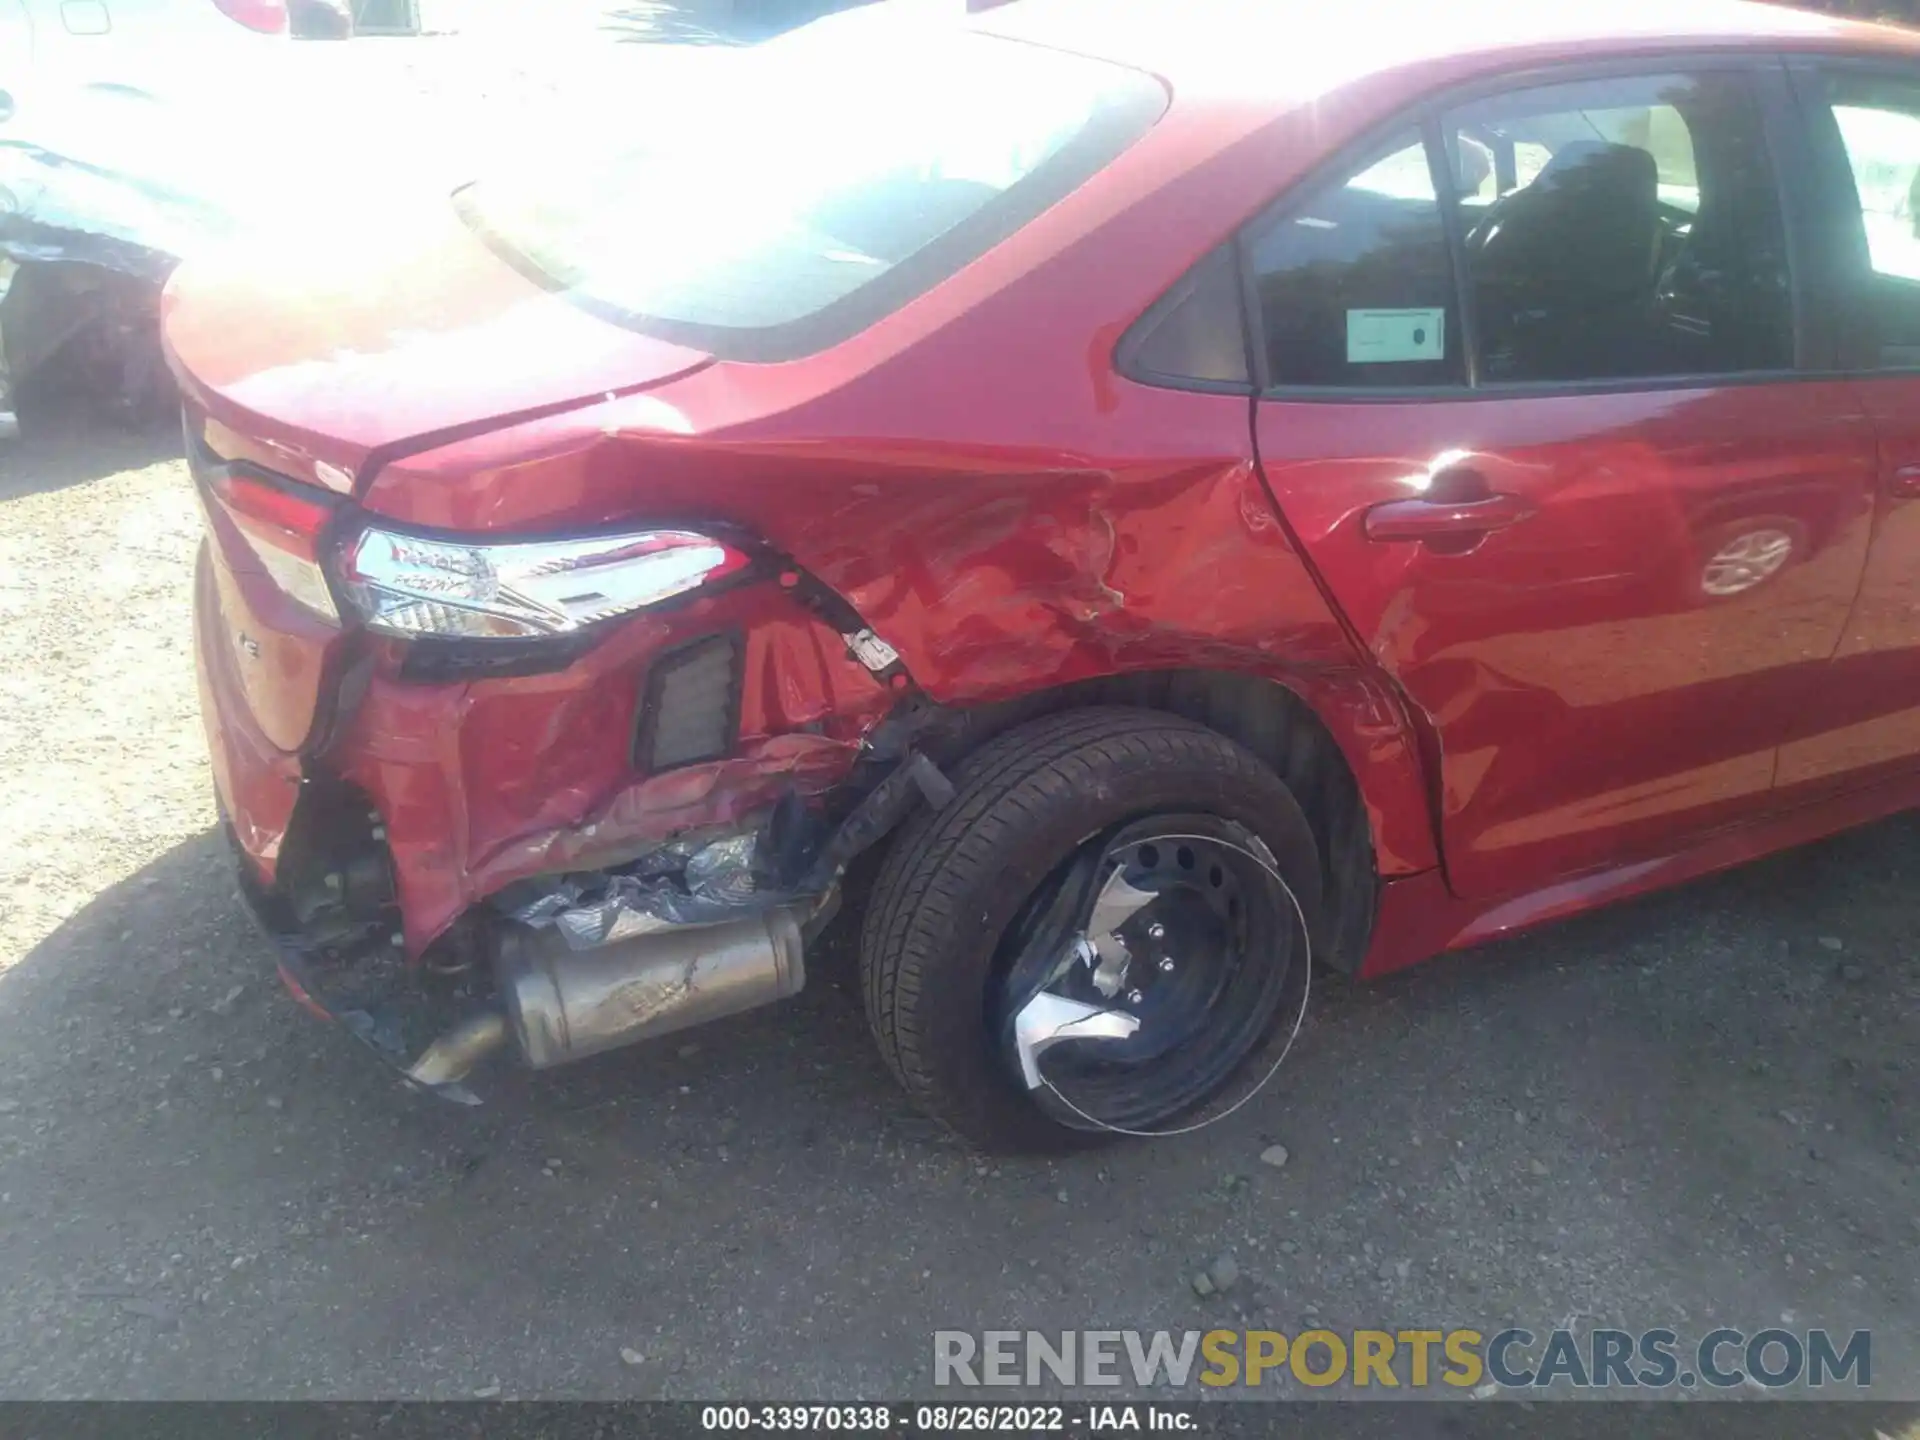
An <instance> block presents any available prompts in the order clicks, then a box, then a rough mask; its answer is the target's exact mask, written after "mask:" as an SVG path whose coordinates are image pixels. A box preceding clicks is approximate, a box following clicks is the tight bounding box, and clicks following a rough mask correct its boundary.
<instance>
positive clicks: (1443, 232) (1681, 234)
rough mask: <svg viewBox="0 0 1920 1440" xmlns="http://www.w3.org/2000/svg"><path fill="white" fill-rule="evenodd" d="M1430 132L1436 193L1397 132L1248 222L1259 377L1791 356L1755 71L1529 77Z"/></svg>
mask: <svg viewBox="0 0 1920 1440" xmlns="http://www.w3.org/2000/svg"><path fill="white" fill-rule="evenodd" d="M1914 123H1915V124H1920V121H1916V122H1914ZM1439 146H1440V152H1439V157H1438V160H1439V168H1440V169H1441V171H1442V172H1443V174H1444V176H1445V179H1446V181H1447V184H1446V185H1445V186H1444V187H1439V186H1436V184H1435V181H1434V177H1433V174H1432V173H1431V171H1432V168H1433V167H1432V164H1430V159H1429V154H1428V149H1427V146H1426V145H1425V143H1424V142H1423V139H1422V135H1421V132H1420V130H1419V129H1417V128H1416V127H1414V126H1412V125H1409V126H1408V128H1406V129H1405V130H1404V131H1402V132H1400V133H1399V134H1398V135H1396V136H1395V137H1394V138H1393V139H1392V140H1390V141H1389V142H1388V143H1387V144H1385V145H1383V146H1381V147H1380V148H1379V149H1378V150H1376V151H1375V152H1374V153H1372V154H1371V155H1369V156H1368V158H1367V159H1366V160H1365V161H1363V162H1362V163H1361V164H1359V165H1357V166H1355V167H1354V168H1353V170H1352V172H1351V173H1349V174H1348V175H1346V176H1345V177H1344V178H1342V179H1340V180H1338V181H1336V182H1334V183H1331V184H1326V185H1322V186H1319V187H1317V188H1315V189H1314V190H1311V191H1309V192H1308V193H1307V194H1306V196H1305V198H1304V199H1301V200H1298V201H1294V202H1292V203H1289V204H1287V205H1286V206H1285V208H1284V209H1283V210H1282V211H1281V212H1280V214H1279V217H1278V218H1277V219H1270V220H1265V221H1262V222H1260V223H1259V224H1257V225H1256V226H1255V227H1253V228H1252V230H1250V231H1249V233H1248V234H1247V237H1246V242H1245V243H1246V246H1247V253H1248V255H1249V256H1250V262H1251V268H1252V271H1253V281H1254V286H1255V290H1256V293H1257V297H1258V304H1259V319H1260V326H1261V336H1260V339H1261V341H1262V347H1261V348H1263V350H1264V358H1265V361H1266V367H1267V371H1268V375H1267V379H1268V382H1269V383H1270V384H1272V385H1275V386H1316V387H1329V386H1330V387H1338V388H1344V389H1351V390H1360V391H1363V390H1368V389H1378V388H1403V387H1443V386H1458V385H1463V384H1466V383H1467V382H1468V379H1469V377H1471V382H1472V383H1473V384H1474V385H1475V386H1476V387H1485V386H1498V385H1505V384H1513V385H1525V384H1541V383H1553V382H1571V383H1580V382H1595V381H1608V380H1636V379H1647V380H1655V379H1665V378H1673V379H1682V378H1687V377H1692V376H1707V375H1739V374H1753V373H1759V374H1765V373H1771V372H1774V371H1781V370H1790V369H1792V368H1793V364H1794V313H1793V287H1792V277H1791V274H1790V271H1789V268H1788V263H1787V242H1786V226H1785V222H1784V219H1783V216H1782V210H1781V202H1780V196H1779V192H1778V188H1777V185H1776V181H1775V177H1774V169H1773V162H1772V157H1771V155H1770V153H1769V151H1768V148H1767V141H1766V132H1765V125H1764V120H1763V116H1762V111H1761V106H1760V103H1759V99H1758V96H1757V95H1756V94H1755V92H1754V89H1753V85H1752V82H1751V80H1750V78H1749V77H1748V76H1747V75H1746V74H1744V73H1742V72H1739V71H1731V70H1729V71H1719V70H1708V71H1702V72H1699V73H1680V74H1651V75H1640V76H1625V77H1614V78H1606V79H1593V80H1580V81H1570V82H1567V83H1564V84H1559V85H1546V86H1530V87H1527V88H1525V89H1518V90H1513V91H1509V92H1507V93H1505V94H1497V95H1494V96H1491V97H1489V98H1487V99H1484V100H1478V101H1475V102H1473V103H1472V104H1469V105H1464V106H1460V107H1457V108H1455V109H1452V110H1449V111H1447V112H1445V113H1444V114H1442V115H1441V116H1440V119H1439ZM1907 153H1909V154H1910V155H1911V154H1912V153H1913V152H1911V151H1909V152H1907ZM1903 173H1906V172H1903ZM1897 183H1899V182H1898V180H1897V177H1896V178H1895V179H1893V180H1888V181H1885V182H1883V183H1882V185H1881V189H1882V190H1887V192H1888V193H1889V194H1891V189H1890V188H1889V187H1892V186H1895V185H1897ZM1443 188H1444V191H1445V193H1444V194H1442V193H1441V191H1442V189H1443ZM1877 193H1878V192H1876V194H1877ZM1448 205H1451V206H1452V207H1453V212H1454V213H1453V214H1452V215H1451V216H1449V215H1447V214H1446V211H1445V208H1444V207H1446V206H1448ZM1886 224H1887V225H1888V227H1889V229H1890V230H1891V228H1892V222H1886ZM1886 243H1887V244H1888V245H1893V244H1894V243H1895V242H1894V241H1888V242H1886ZM1452 246H1457V247H1458V249H1457V252H1456V251H1455V250H1453V249H1451V248H1450V247H1452ZM1455 253H1457V254H1458V256H1459V263H1458V265H1457V266H1456V265H1455V264H1454V263H1453V261H1452V256H1453V255H1454V254H1455ZM1463 306H1464V311H1463V309H1462V307H1463Z"/></svg>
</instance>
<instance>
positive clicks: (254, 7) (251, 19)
mask: <svg viewBox="0 0 1920 1440" xmlns="http://www.w3.org/2000/svg"><path fill="white" fill-rule="evenodd" d="M213 3H214V4H215V5H217V6H219V7H220V13H221V14H222V15H225V16H226V17H227V18H228V19H229V20H238V21H239V22H240V23H241V24H242V25H244V26H246V27H247V28H248V29H249V30H258V31H259V32H260V33H261V34H263V35H280V34H284V33H285V31H286V29H287V0H213Z"/></svg>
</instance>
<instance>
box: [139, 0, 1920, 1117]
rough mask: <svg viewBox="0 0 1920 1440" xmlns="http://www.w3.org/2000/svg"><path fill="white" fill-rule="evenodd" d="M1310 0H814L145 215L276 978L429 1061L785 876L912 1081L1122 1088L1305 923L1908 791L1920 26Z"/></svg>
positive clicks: (1261, 1002)
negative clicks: (376, 193)
mask: <svg viewBox="0 0 1920 1440" xmlns="http://www.w3.org/2000/svg"><path fill="white" fill-rule="evenodd" d="M896 12H897V13H896ZM1299 14H1300V12H1299V11H1298V10H1297V9H1296V8H1295V7H1285V6H1270V5H1260V4H1231V3H1224V0H1182V3H1180V4H1178V5H1176V4H1173V3H1172V0H1161V3H1155V0H1142V3H1138V4H1127V5H1113V4H1109V3H1098V4H1091V3H1075V0H1020V3H1015V4H1010V5H1003V6H1000V7H997V8H994V9H992V10H990V11H988V12H986V13H981V14H976V15H972V16H952V17H948V16H936V15H932V14H930V13H927V12H923V11H920V10H918V9H916V8H915V7H891V6H878V7H873V8H871V9H866V10H860V11H855V12H852V13H849V14H846V15H843V16H840V17H837V18H835V19H831V20H828V21H825V22H822V23H820V24H818V25H815V26H810V27H807V28H806V29H804V30H802V31H799V32H797V33H795V34H794V35H792V36H789V37H786V38H784V39H782V40H780V41H776V42H774V43H772V44H769V45H767V46H765V47H762V48H759V49H756V50H752V51H747V52H741V53H739V54H738V55H729V56H727V57H725V67H726V68H725V71H724V74H721V73H719V72H716V79H715V88H713V89H711V90H710V91H707V92H704V93H705V94H706V97H707V98H706V101H705V103H704V107H703V109H702V110H701V112H700V113H699V114H697V115H686V116H682V117H681V118H680V122H679V123H677V124H672V125H643V124H638V123H636V125H635V126H634V127H632V128H631V129H629V130H627V131H625V132H624V133H620V134H613V135H609V134H606V133H595V134H593V135H582V136H578V137H575V138H574V139H573V140H572V141H571V143H570V144H569V145H567V146H563V147H559V148H557V149H556V150H554V151H553V152H552V153H551V154H550V156H549V160H548V163H545V164H542V165H538V166H531V167H522V168H519V169H515V168H513V167H511V166H509V167H506V168H505V169H503V171H502V173H500V174H497V175H492V176H488V177H485V178H482V179H479V180H477V181H475V182H474V183H473V184H471V185H468V186H466V187H465V188H462V189H460V190H459V191H458V192H457V193H455V194H453V195H452V196H451V197H450V198H448V199H447V200H446V202H445V203H444V204H442V205H440V206H438V207H437V208H436V209H434V210H433V211H432V212H431V213H428V214H426V215H424V216H423V218H422V219H421V221H420V223H419V224H417V225H412V226H402V225H401V224H400V223H399V222H398V221H397V220H395V221H390V222H387V223H383V224H381V225H379V226H371V227H362V228H363V231H364V232H365V233H363V234H362V235H361V236H359V237H358V243H355V241H354V239H353V238H352V237H349V238H348V239H347V240H345V241H343V242H342V243H341V244H339V245H332V246H329V247H328V248H327V250H326V255H327V264H326V265H324V266H316V264H315V262H314V261H313V259H312V258H311V256H301V257H299V258H298V261H297V263H296V261H295V259H294V258H293V257H291V256H287V255H277V254H274V253H264V254H258V255H255V256H253V257H251V258H249V259H245V260H236V261H233V262H231V263H227V264H224V265H221V266H218V267H210V266H204V265H203V266H200V267H197V268H196V267H189V268H187V269H186V270H184V271H183V272H181V273H180V274H179V275H177V276H176V277H175V279H174V281H173V283H172V285H171V287H170V289H169V292H168V295H167V297H166V322H165V323H166V339H167V344H168V348H169V354H170V357H171V360H172V363H173V365H174V367H175V369H176V371H177V374H178V376H179V379H180V382H181V385H182V387H183V390H184V393H185V397H186V429H187V439H188V445H189V448H190V452H191V464H192V469H193V473H194V476H195V480H196V484H197V486H198V489H199V493H200V494H201V496H202V497H203V500H204V505H205V511H206V523H207V536H206V541H205V545H204V547H203V550H202V554H201V558H200V562H199V570H198V579H197V591H196V620H195V624H196V627H197V650H198V657H199V668H200V682H201V691H202V701H203V705H204V709H205V716H206V725H207V732H208V736H209V741H210V745H211V748H212V754H213V761H214V774H215V780H216V783H217V787H218V793H219V802H220V810H221V815H222V819H223V824H224V827H225V829H226V831H227V833H228V834H229V836H230V837H231V839H232V841H233V843H234V845H235V847H236V849H237V851H238V854H239V858H240V874H241V877H242V882H243V889H244V891H245V893H246V895H247V897H248V899H249V901H250V903H251V905H252V907H253V908H254V909H255V910H256V911H257V913H258V914H259V916H260V917H261V919H262V920H263V921H264V923H265V925H266V927H267V929H268V930H269V931H270V932H271V933H272V935H273V937H274V939H275V942H276V945H277V948H278V953H279V956H280V964H281V968H282V973H283V975H284V976H285V978H286V980H287V982H288V984H289V985H290V986H291V987H292V989H293V991H294V993H295V995H296V996H297V997H299V998H300V999H301V1000H302V1001H303V1002H304V1003H306V1004H307V1005H309V1006H310V1007H311V1008H313V1009H315V1010H318V1011H321V1012H323V1013H325V1014H328V1015H331V1016H333V1017H336V1018H338V1019H340V1020H342V1021H344V1022H345V1023H346V1024H347V1025H348V1026H349V1027H350V1028H351V1029H352V1030H353V1031H354V1033H355V1034H357V1035H358V1036H359V1037H360V1038H361V1039H363V1040H365V1041H366V1042H367V1043H368V1044H369V1045H371V1046H372V1047H373V1048H374V1049H376V1050H377V1051H379V1052H381V1053H382V1054H383V1055H385V1056H386V1057H387V1058H388V1059H390V1060H391V1061H392V1062H393V1063H394V1064H395V1065H396V1066H397V1067H399V1069H400V1070H401V1071H403V1072H404V1073H405V1074H407V1075H408V1076H409V1077H410V1078H411V1079H412V1080H413V1081H414V1082H416V1083H417V1084H419V1085H421V1086H424V1087H428V1088H432V1089H435V1090H438V1091H440V1092H442V1093H445V1094H448V1095H451V1096H453V1097H455V1098H471V1096H472V1093H473V1091H472V1087H473V1086H474V1085H475V1084H477V1083H478V1082H477V1081H476V1080H475V1079H474V1072H475V1070H476V1067H477V1066H479V1065H480V1064H481V1062H482V1061H483V1060H485V1059H486V1058H487V1057H488V1056H489V1055H491V1054H492V1053H494V1052H502V1053H504V1054H508V1055H517V1056H518V1057H519V1058H520V1059H521V1060H522V1061H524V1062H525V1063H526V1064H529V1065H531V1066H534V1067H545V1066H551V1065H556V1064H560V1063H562V1062H565V1061H569V1060H573V1059H575V1058H578V1057H580V1056H584V1055H589V1054H593V1053H596V1052H600V1051H605V1050H607V1049H610V1048H612V1047H615V1046H620V1045H625V1044H628V1043H631V1042H634V1041H639V1040H644V1039H647V1038H649V1037H654V1036H658V1035H661V1034H664V1033H668V1032H672V1031H675V1030H678V1029H681V1028H683V1027H685V1026H688V1025H692V1024H694V1023H697V1022H702V1021H706V1020H709V1019H713V1018H715V1017H718V1016H723V1015H727V1014H730V1013H733V1012H736V1011H739V1010H743V1009H745V1008H747V1007H750V1006H755V1005H759V1004H763V1003H766V1002H770V1001H775V1000H778V999H781V998H783V997H786V996H790V995H792V994H793V993H794V992H795V991H796V990H798V989H799V988H800V987H801V985H802V983H803V981H804V977H805V973H806V955H807V952H808V949H809V947H810V946H811V945H813V943H814V941H815V939H816V937H817V936H818V935H819V934H820V933H821V930H822V928H823V927H824V926H825V925H826V924H827V922H828V920H829V918H830V917H831V916H832V915H833V913H834V911H835V909H836V904H837V901H838V898H839V897H840V896H841V894H842V892H843V890H844V891H846V892H847V893H848V894H850V895H851V894H855V893H858V894H859V895H860V896H861V897H862V902H861V903H862V904H863V905H864V914H863V916H861V917H860V935H859V948H860V960H859V963H860V965H861V967H862V970H863V979H864V992H865V999H866V1007H867V1011H868V1016H869V1018H870V1020H871V1023H872V1028H873V1031H874V1034H875V1036H876V1038H877V1039H878V1042H879V1045H880V1048H881V1050H882V1052H883V1053H884V1055H885V1057H886V1060H887V1062H888V1064H889V1065H890V1066H891V1068H892V1069H893V1071H894V1072H895V1074H896V1075H897V1076H898V1078H899V1080H900V1081H901V1083H902V1084H903V1085H904V1086H905V1087H906V1089H907V1090H908V1091H909V1092H910V1094H911V1095H912V1096H913V1098H914V1099H915V1100H916V1101H918V1102H919V1103H920V1104H921V1105H923V1106H924V1107H925V1108H926V1109H927V1110H929V1111H930V1112H932V1113H933V1114H934V1115H936V1116H938V1117H940V1118H941V1119H943V1120H945V1121H947V1122H948V1123H950V1124H951V1125H952V1126H953V1127H955V1128H956V1129H957V1130H959V1131H961V1132H962V1133H963V1134H965V1135H967V1136H969V1137H971V1138H972V1139H974V1140H976V1141H980V1142H983V1143H987V1144H994V1145H1009V1146H1047V1145H1054V1144H1066V1143H1072V1142H1074V1141H1075V1140H1078V1139H1083V1138H1086V1137H1089V1136H1098V1135H1103V1134H1110V1133H1114V1132H1120V1133H1130V1134H1157V1133H1164V1132H1167V1131H1169V1130H1173V1129H1177V1128H1181V1127H1186V1126H1192V1125H1195V1124H1199V1123H1204V1122H1205V1121H1206V1120H1208V1119H1210V1118H1213V1117H1217V1116H1219V1115H1221V1114H1223V1113H1225V1112H1226V1111H1227V1110H1229V1109H1231V1108H1232V1107H1234V1106H1235V1105H1237V1104H1238V1103H1240V1102H1241V1101H1242V1100H1243V1099H1244V1098H1245V1097H1246V1096H1248V1095H1249V1094H1251V1093H1253V1092H1254V1091H1255V1090H1256V1089H1257V1087H1258V1086H1259V1085H1260V1084H1261V1083H1262V1082H1263V1081H1264V1079H1265V1078H1266V1077H1267V1076H1269V1075H1270V1074H1271V1073H1272V1071H1273V1068H1274V1066H1275V1065H1276V1064H1277V1063H1278V1061H1279V1059H1280V1057H1282V1056H1283V1055H1284V1053H1285V1050H1286V1048H1287V1046H1288V1044H1289V1043H1290V1041H1291V1039H1292V1037H1293V1035H1294V1034H1295V1032H1296V1030H1297V1028H1298V1026H1299V1024H1300V1021H1301V1017H1302V1015H1303V1014H1304V1012H1305V1009H1306V1005H1307V995H1308V982H1309V975H1310V970H1311V968H1312V967H1325V968H1326V969H1328V970H1331V971H1335V972H1341V973H1345V974H1348V975H1359V976H1374V975H1379V974H1382V973H1384V972H1387V971H1391V970H1394V969H1395V968H1397V967H1400V966H1404V965H1406V964H1409V963H1411V962H1412V961H1414V960H1417V959H1419V958H1421V957H1423V956H1426V955H1430V954H1433V953H1435V952H1439V951H1444V950H1448V949H1452V948H1457V947H1461V946H1467V945H1472V944H1474V943H1476V942H1480V941H1484V940H1487V939H1490V938H1492V937H1495V936H1499V935H1504V934H1506V933H1509V932H1511V931H1514V930H1517V929H1519V928H1522V927H1524V926H1528V925H1532V924H1535V923H1537V922H1540V921H1544V920H1547V919H1550V918H1552V917H1555V916H1560V915H1565V914H1568V913H1570V912H1573V911H1576V910H1579V909H1582V908H1584V907H1587V906H1591V905H1594V904H1596V903H1599V902H1602V901H1605V900H1609V899H1613V898H1616V897H1620V896H1624V895H1628V894H1632V893H1636V892H1640V891H1645V890H1647V889H1650V888H1652V887H1655V886H1659V885H1665V884H1669V883H1672V882H1675V881H1679V880H1682V879H1685V878H1687V877H1690V876H1695V875H1699V874H1702V873H1704V872H1707V871H1710V870H1713V869H1716V868H1719V867H1722V866H1725V865H1728V864H1731V863H1734V862H1736V861H1739V860H1742V859H1745V858H1749V857H1752V856H1755V855H1759V854H1762V853H1765V852H1768V851H1772V850H1775V849H1777V848H1780V847H1782V846H1786V845H1791V844H1795V843H1799V842H1802V841H1805V840H1808V839H1811V838H1814V837H1816V836H1819V835H1822V834H1826V833H1829V832H1832V831H1834V830H1837V829H1839V828H1841V827H1844V826H1847V825H1851V824H1855V823H1858V822H1861V821H1865V820H1868V819H1871V818H1873V817H1875V816H1879V815H1883V814H1886V813H1889V812H1891V811H1894V810H1896V809H1899V808H1902V807H1906V806H1910V805H1912V804H1914V803H1915V801H1916V798H1920V653H1917V652H1920V610H1916V606H1915V589H1914V585H1915V576H1916V575H1920V499H1916V497H1917V496H1920V420H1916V417H1920V237H1917V236H1916V217H1915V214H1914V210H1913V194H1914V187H1915V184H1916V169H1917V168H1920V144H1916V143H1915V140H1916V136H1917V135H1920V41H1917V40H1916V38H1915V37H1913V36H1911V35H1906V34H1902V33H1898V32H1895V31H1892V30H1887V29H1877V28H1873V27H1869V26H1864V25H1856V24H1848V23H1840V22H1834V21H1829V20H1826V19H1823V18H1820V17H1817V16H1812V15H1806V14H1800V13H1796V12H1793V11H1791V10H1787V9H1778V8H1774V7H1770V6H1768V7H1763V6H1747V5H1741V4H1732V3H1726V4H1722V3H1710V0H1700V3H1695V0H1660V3H1658V4H1652V3H1641V0H1625V3H1622V4H1616V5H1608V6H1554V5H1538V6H1526V7H1518V8H1516V7H1512V6H1508V5H1505V4H1494V3H1492V0H1485V3H1482V0H1471V3H1466V4H1458V5H1447V6H1438V7H1436V6H1431V5H1426V4H1405V5H1384V6H1382V7H1381V13H1380V14H1378V15H1374V14H1373V9H1372V7H1363V13H1360V14H1349V13H1348V12H1342V13H1341V14H1340V15H1338V16H1334V15H1323V16H1318V17H1316V18H1315V19H1314V20H1313V22H1312V23H1311V24H1302V23H1298V16H1299ZM1369 16H1371V18H1368V17H1369ZM849 875H852V876H854V877H856V880H859V881H861V883H856V884H852V885H850V884H849V883H848V877H849ZM848 918H849V920H851V919H853V918H854V917H853V916H851V915H850V916H849V917H848Z"/></svg>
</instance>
